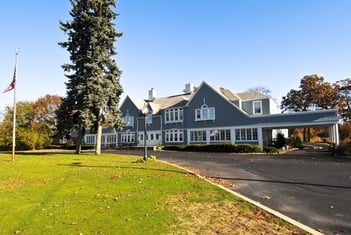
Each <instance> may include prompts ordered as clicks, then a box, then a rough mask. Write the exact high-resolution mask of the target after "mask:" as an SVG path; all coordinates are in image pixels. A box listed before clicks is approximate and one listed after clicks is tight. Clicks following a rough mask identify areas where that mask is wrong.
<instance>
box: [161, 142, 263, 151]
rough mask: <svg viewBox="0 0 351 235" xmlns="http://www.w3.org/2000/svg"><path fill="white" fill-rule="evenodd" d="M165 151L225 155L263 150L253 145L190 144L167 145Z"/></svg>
mask: <svg viewBox="0 0 351 235" xmlns="http://www.w3.org/2000/svg"><path fill="white" fill-rule="evenodd" d="M163 149H165V150H172V151H193V152H225V153H262V152H263V149H262V147H261V146H259V145H255V144H232V143H215V144H190V145H168V146H164V148H163Z"/></svg>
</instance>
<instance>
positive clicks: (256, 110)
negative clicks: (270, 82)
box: [253, 100, 262, 115]
mask: <svg viewBox="0 0 351 235" xmlns="http://www.w3.org/2000/svg"><path fill="white" fill-rule="evenodd" d="M253 114H254V115H259V114H262V101H260V100H259V101H254V102H253Z"/></svg>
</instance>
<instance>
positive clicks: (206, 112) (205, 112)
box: [195, 104, 216, 121]
mask: <svg viewBox="0 0 351 235" xmlns="http://www.w3.org/2000/svg"><path fill="white" fill-rule="evenodd" d="M215 119H216V112H215V107H208V106H207V104H203V105H202V106H201V108H199V109H195V121H206V120H215Z"/></svg>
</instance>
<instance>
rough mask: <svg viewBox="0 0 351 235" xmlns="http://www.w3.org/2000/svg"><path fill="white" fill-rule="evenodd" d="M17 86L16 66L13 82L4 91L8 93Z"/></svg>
mask: <svg viewBox="0 0 351 235" xmlns="http://www.w3.org/2000/svg"><path fill="white" fill-rule="evenodd" d="M15 86H16V67H15V72H14V73H13V79H12V82H11V84H10V85H9V86H8V87H7V88H6V89H5V90H4V92H3V93H6V92H8V91H11V90H13V89H15Z"/></svg>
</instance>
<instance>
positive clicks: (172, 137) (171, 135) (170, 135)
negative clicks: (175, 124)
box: [165, 130, 184, 143]
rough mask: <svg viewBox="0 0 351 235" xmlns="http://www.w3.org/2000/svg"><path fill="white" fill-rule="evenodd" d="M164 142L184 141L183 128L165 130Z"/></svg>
mask: <svg viewBox="0 0 351 235" xmlns="http://www.w3.org/2000/svg"><path fill="white" fill-rule="evenodd" d="M165 137H166V138H165V142H166V143H182V142H184V131H183V130H167V131H165Z"/></svg>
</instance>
